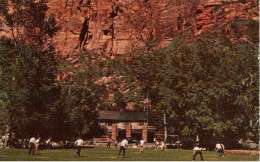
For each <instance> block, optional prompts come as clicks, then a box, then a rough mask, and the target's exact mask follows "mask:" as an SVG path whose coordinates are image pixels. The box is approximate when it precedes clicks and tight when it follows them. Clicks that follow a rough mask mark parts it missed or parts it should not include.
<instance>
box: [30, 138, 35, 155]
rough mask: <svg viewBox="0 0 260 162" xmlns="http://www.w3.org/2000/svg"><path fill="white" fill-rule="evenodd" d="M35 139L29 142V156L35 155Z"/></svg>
mask: <svg viewBox="0 0 260 162" xmlns="http://www.w3.org/2000/svg"><path fill="white" fill-rule="evenodd" d="M34 143H35V138H34V137H32V138H31V139H30V140H29V154H31V152H32V154H33V155H34V149H35V144H34Z"/></svg>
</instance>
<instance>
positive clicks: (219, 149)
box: [29, 137, 225, 161]
mask: <svg viewBox="0 0 260 162" xmlns="http://www.w3.org/2000/svg"><path fill="white" fill-rule="evenodd" d="M39 140H40V138H38V139H36V138H34V137H32V138H31V139H30V140H29V154H31V153H32V154H33V155H34V150H37V144H38V143H39ZM50 140H51V138H49V140H47V142H48V141H50ZM144 143H145V141H144V140H143V139H142V140H141V141H140V153H141V154H142V153H143V152H144ZM83 144H84V141H83V140H82V138H81V137H79V138H78V139H77V140H76V141H75V143H74V145H75V146H76V149H77V151H76V152H75V156H80V152H81V148H82V146H83ZM164 146H165V145H164V142H163V140H160V141H157V140H156V141H155V149H160V150H164ZM127 147H128V141H127V139H124V140H122V142H121V145H120V149H119V152H118V158H119V157H120V155H121V152H123V155H122V157H123V158H124V157H125V150H126V148H127ZM202 150H203V148H201V147H200V146H199V144H195V145H194V148H193V159H192V160H193V161H194V160H195V158H196V156H197V155H198V154H199V155H200V158H201V160H202V161H203V156H202ZM215 150H216V155H217V154H219V157H222V155H223V153H224V150H225V147H224V145H223V144H221V143H217V144H216V148H215Z"/></svg>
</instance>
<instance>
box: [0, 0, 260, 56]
mask: <svg viewBox="0 0 260 162" xmlns="http://www.w3.org/2000/svg"><path fill="white" fill-rule="evenodd" d="M48 6H49V10H48V11H47V12H48V14H55V15H56V20H57V22H58V25H59V26H60V27H61V30H60V31H59V32H58V33H57V34H56V36H55V37H53V38H52V39H51V40H50V42H52V43H53V44H54V45H55V47H56V50H57V51H60V53H61V54H62V55H63V56H70V55H73V54H76V53H77V52H79V51H81V50H87V51H90V52H98V53H102V52H103V53H105V54H107V55H109V56H116V55H119V54H124V53H126V52H129V51H131V50H132V49H134V48H137V47H142V48H149V42H150V43H151V42H157V44H156V48H160V47H163V46H165V45H167V44H169V43H170V42H171V40H172V39H173V38H174V36H175V35H177V34H178V33H181V32H183V33H186V32H190V33H192V34H193V35H194V36H195V37H196V36H198V35H199V34H200V33H202V32H203V31H207V30H209V29H212V28H214V27H217V26H220V25H223V24H225V23H228V22H230V21H233V20H236V19H245V20H254V21H259V20H258V16H259V11H258V1H257V0H49V2H48ZM0 32H1V33H0V34H1V35H4V34H3V31H1V30H0Z"/></svg>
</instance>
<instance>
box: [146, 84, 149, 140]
mask: <svg viewBox="0 0 260 162" xmlns="http://www.w3.org/2000/svg"><path fill="white" fill-rule="evenodd" d="M148 109H149V89H148V94H147V103H146V116H147V119H146V120H147V130H146V142H147V143H148V112H149V110H148Z"/></svg>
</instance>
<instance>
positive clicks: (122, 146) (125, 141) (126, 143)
mask: <svg viewBox="0 0 260 162" xmlns="http://www.w3.org/2000/svg"><path fill="white" fill-rule="evenodd" d="M127 145H128V141H127V140H126V139H124V140H123V141H122V142H121V146H120V149H119V153H118V158H119V157H120V154H121V151H122V150H123V158H124V157H125V148H127Z"/></svg>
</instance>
